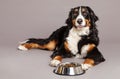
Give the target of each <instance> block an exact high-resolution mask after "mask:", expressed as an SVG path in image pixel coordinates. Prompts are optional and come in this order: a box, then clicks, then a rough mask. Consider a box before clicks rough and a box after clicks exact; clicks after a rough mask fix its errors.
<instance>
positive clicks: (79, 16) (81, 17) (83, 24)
mask: <svg viewBox="0 0 120 79" xmlns="http://www.w3.org/2000/svg"><path fill="white" fill-rule="evenodd" d="M79 19H81V20H82V22H81V24H79V23H78V22H77V21H78V20H79ZM75 25H76V26H85V25H86V22H85V18H84V17H83V15H82V7H80V9H79V15H78V16H77V18H76V22H75Z"/></svg>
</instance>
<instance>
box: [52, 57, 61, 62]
mask: <svg viewBox="0 0 120 79" xmlns="http://www.w3.org/2000/svg"><path fill="white" fill-rule="evenodd" d="M53 60H59V61H62V56H55V57H54V58H53Z"/></svg>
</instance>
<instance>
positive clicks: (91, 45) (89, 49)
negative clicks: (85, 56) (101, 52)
mask: <svg viewBox="0 0 120 79" xmlns="http://www.w3.org/2000/svg"><path fill="white" fill-rule="evenodd" d="M94 47H95V44H89V48H88V50H87V51H88V52H90V51H91V50H92V49H93V48H94Z"/></svg>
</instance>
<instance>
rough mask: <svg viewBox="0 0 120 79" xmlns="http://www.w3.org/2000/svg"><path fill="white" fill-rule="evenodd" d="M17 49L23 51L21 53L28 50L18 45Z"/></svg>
mask: <svg viewBox="0 0 120 79" xmlns="http://www.w3.org/2000/svg"><path fill="white" fill-rule="evenodd" d="M18 49H19V50H23V51H26V50H28V49H27V48H26V47H25V46H23V45H19V46H18Z"/></svg>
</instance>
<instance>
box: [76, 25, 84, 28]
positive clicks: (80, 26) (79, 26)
mask: <svg viewBox="0 0 120 79" xmlns="http://www.w3.org/2000/svg"><path fill="white" fill-rule="evenodd" d="M75 27H76V28H77V29H82V28H84V27H86V25H85V26H82V25H78V26H75Z"/></svg>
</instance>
